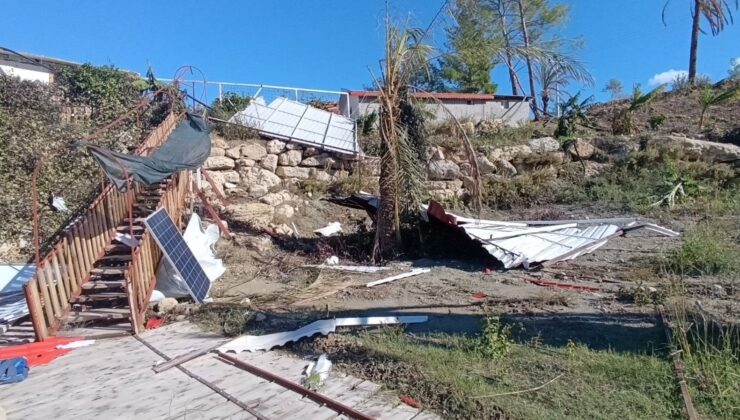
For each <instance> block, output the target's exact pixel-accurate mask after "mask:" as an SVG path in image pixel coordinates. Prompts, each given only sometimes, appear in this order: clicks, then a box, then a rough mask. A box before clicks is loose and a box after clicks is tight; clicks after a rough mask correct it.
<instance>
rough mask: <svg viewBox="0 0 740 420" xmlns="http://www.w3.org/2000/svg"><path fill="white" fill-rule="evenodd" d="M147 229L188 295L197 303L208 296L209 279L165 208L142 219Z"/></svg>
mask: <svg viewBox="0 0 740 420" xmlns="http://www.w3.org/2000/svg"><path fill="white" fill-rule="evenodd" d="M144 224H146V227H147V229H149V232H151V234H152V236H153V237H154V240H155V241H157V244H159V248H160V249H161V250H162V252H163V253H164V256H165V257H166V258H167V261H169V262H170V264H171V265H172V266H173V267H174V268H175V270H176V271H177V274H179V275H180V277H181V278H182V279H183V280H184V281H185V284H186V285H187V288H188V290H189V291H190V295H191V296H192V297H193V299H195V301H196V302H198V303H203V300H204V299H205V298H206V297H207V296H208V290H209V289H210V287H211V281H210V280H208V276H206V273H205V272H204V271H203V268H202V267H201V266H200V264H199V263H198V260H196V259H195V255H193V253H192V252H191V251H190V248H188V245H187V244H186V243H185V240H184V239H183V238H182V235H181V234H180V231H179V230H177V226H175V224H174V223H173V222H172V219H170V216H169V215H168V214H167V212H166V211H165V209H163V208H162V209H159V210H157V211H155V212H154V213H152V214H151V215H150V216H149V217H147V218H146V220H144Z"/></svg>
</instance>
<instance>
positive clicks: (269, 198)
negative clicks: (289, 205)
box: [260, 190, 293, 207]
mask: <svg viewBox="0 0 740 420" xmlns="http://www.w3.org/2000/svg"><path fill="white" fill-rule="evenodd" d="M292 199H293V194H291V193H290V192H289V191H288V190H282V191H279V192H274V193H269V194H266V195H264V196H263V197H262V198H260V201H261V202H263V203H265V204H269V205H271V206H273V207H276V206H279V205H280V204H283V203H284V202H286V201H291V200H292Z"/></svg>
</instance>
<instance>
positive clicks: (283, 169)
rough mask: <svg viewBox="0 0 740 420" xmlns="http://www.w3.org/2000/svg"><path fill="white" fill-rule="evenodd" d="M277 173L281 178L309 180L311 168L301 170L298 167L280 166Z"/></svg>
mask: <svg viewBox="0 0 740 420" xmlns="http://www.w3.org/2000/svg"><path fill="white" fill-rule="evenodd" d="M275 173H276V174H277V175H278V176H279V177H280V178H298V179H308V178H310V177H311V168H301V167H297V166H278V168H277V170H276V171H275Z"/></svg>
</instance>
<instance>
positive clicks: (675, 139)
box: [653, 136, 740, 162]
mask: <svg viewBox="0 0 740 420" xmlns="http://www.w3.org/2000/svg"><path fill="white" fill-rule="evenodd" d="M653 143H654V144H662V145H668V146H677V147H679V148H681V150H683V151H684V152H685V153H686V154H687V155H689V156H690V157H693V158H695V159H697V160H699V159H700V160H704V161H707V162H736V161H738V160H740V147H739V146H736V145H734V144H731V143H716V142H713V141H706V140H697V139H691V138H687V137H680V136H661V137H658V138H655V139H653Z"/></svg>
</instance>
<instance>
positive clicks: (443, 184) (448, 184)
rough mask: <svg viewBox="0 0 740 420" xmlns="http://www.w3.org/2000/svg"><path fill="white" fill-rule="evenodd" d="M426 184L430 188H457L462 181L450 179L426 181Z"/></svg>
mask: <svg viewBox="0 0 740 420" xmlns="http://www.w3.org/2000/svg"><path fill="white" fill-rule="evenodd" d="M427 186H428V187H429V189H430V190H459V189H460V188H462V186H463V181H462V180H459V179H455V180H452V181H428V182H427Z"/></svg>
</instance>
